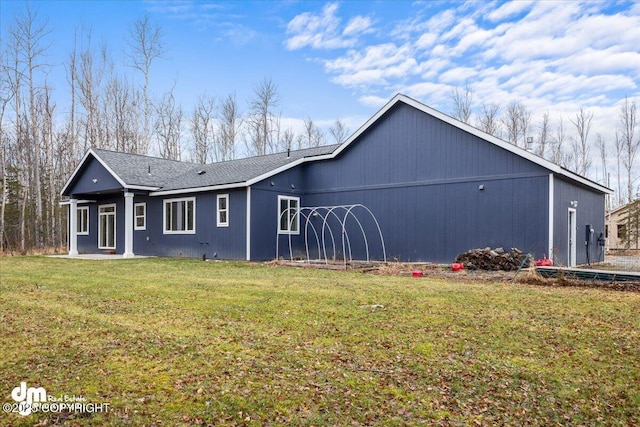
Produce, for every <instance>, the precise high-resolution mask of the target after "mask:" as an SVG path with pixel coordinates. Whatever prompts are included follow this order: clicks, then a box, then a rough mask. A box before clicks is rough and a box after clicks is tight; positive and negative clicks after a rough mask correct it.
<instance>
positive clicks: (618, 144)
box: [614, 131, 624, 206]
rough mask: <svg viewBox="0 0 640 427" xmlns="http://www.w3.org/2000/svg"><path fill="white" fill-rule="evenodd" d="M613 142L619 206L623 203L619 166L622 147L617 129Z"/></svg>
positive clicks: (620, 169)
mask: <svg viewBox="0 0 640 427" xmlns="http://www.w3.org/2000/svg"><path fill="white" fill-rule="evenodd" d="M614 142H615V147H616V182H617V183H618V191H617V192H616V193H617V195H618V197H617V201H616V206H620V205H622V204H624V196H623V195H622V167H621V166H620V164H621V163H622V153H623V151H624V149H623V147H622V138H621V137H620V133H618V131H616V134H615V139H614Z"/></svg>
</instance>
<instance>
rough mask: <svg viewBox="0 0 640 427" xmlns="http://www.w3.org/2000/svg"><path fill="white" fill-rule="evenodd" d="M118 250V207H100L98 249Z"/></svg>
mask: <svg viewBox="0 0 640 427" xmlns="http://www.w3.org/2000/svg"><path fill="white" fill-rule="evenodd" d="M115 248H116V205H102V206H99V207H98V249H115Z"/></svg>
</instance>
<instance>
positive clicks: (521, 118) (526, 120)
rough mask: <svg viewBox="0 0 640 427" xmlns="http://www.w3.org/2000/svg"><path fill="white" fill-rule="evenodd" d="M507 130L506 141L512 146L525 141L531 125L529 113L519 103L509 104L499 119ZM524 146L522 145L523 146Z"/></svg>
mask: <svg viewBox="0 0 640 427" xmlns="http://www.w3.org/2000/svg"><path fill="white" fill-rule="evenodd" d="M500 120H501V121H502V124H503V125H504V127H505V128H506V130H507V138H508V139H507V140H508V141H509V142H510V143H512V144H513V145H516V146H518V145H520V144H519V141H520V140H522V141H523V142H525V141H526V136H527V134H528V133H529V126H530V123H531V113H530V112H529V111H528V110H527V109H526V108H525V107H524V105H522V104H521V103H519V102H515V101H513V102H511V103H509V105H508V106H507V110H506V111H505V114H504V115H503V116H502V117H501V119H500ZM523 145H524V144H523Z"/></svg>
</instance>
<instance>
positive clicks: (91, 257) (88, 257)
mask: <svg viewBox="0 0 640 427" xmlns="http://www.w3.org/2000/svg"><path fill="white" fill-rule="evenodd" d="M47 256H48V257H50V258H66V259H85V260H91V261H104V260H109V259H118V260H122V259H140V258H154V257H149V256H143V255H135V256H133V257H127V258H125V257H123V256H122V255H121V254H120V255H117V254H115V255H112V254H80V255H68V254H65V255H47Z"/></svg>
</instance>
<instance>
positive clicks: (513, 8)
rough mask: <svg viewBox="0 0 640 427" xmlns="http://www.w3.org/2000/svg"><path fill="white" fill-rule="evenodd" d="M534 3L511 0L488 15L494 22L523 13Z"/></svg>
mask: <svg viewBox="0 0 640 427" xmlns="http://www.w3.org/2000/svg"><path fill="white" fill-rule="evenodd" d="M532 3H533V2H532V1H524V0H520V1H511V2H507V3H504V4H503V5H502V6H500V7H499V8H498V9H496V10H494V11H492V12H491V13H489V14H488V15H487V19H489V20H490V21H494V22H496V21H502V20H504V19H506V18H510V17H512V16H513V15H516V14H519V13H522V12H523V11H525V10H526V9H528V8H529V6H531V4H532Z"/></svg>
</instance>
